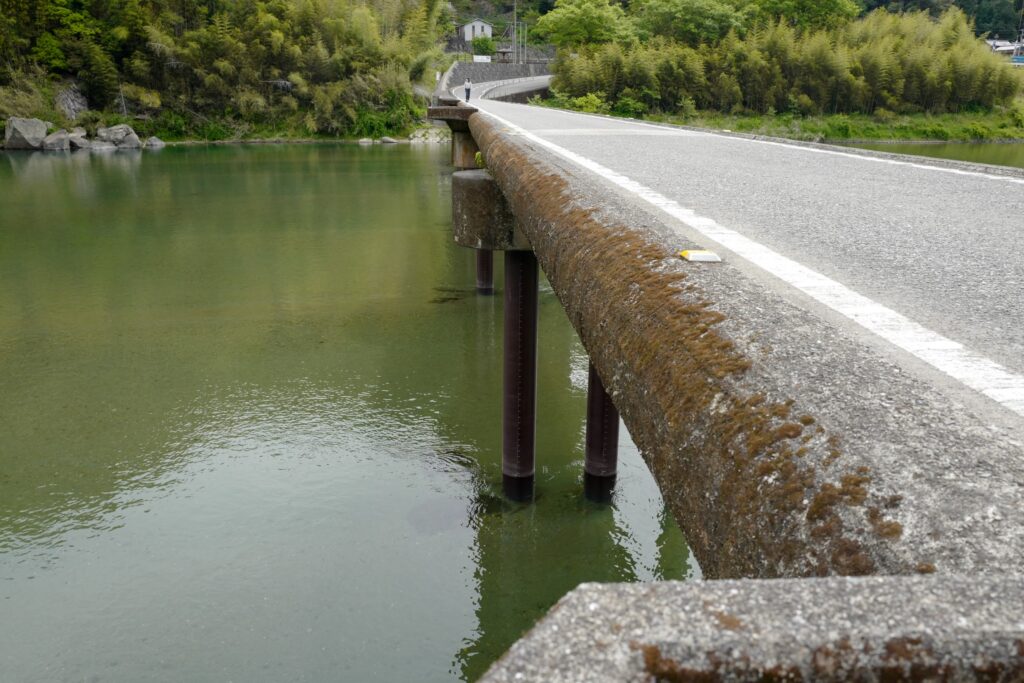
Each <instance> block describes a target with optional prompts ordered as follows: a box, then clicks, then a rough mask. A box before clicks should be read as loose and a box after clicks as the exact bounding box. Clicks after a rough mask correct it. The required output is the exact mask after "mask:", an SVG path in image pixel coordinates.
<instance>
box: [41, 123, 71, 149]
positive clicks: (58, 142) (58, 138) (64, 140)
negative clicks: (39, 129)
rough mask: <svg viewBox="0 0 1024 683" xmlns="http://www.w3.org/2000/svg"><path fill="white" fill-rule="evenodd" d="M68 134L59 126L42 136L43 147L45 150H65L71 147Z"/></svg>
mask: <svg viewBox="0 0 1024 683" xmlns="http://www.w3.org/2000/svg"><path fill="white" fill-rule="evenodd" d="M69 138H70V136H69V135H68V132H67V131H66V130H64V129H63V128H61V129H60V130H58V131H56V132H54V133H50V134H49V135H47V136H46V137H45V138H43V149H44V150H46V151H47V152H67V151H68V150H70V149H71V142H70V140H69Z"/></svg>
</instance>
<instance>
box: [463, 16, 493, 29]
mask: <svg viewBox="0 0 1024 683" xmlns="http://www.w3.org/2000/svg"><path fill="white" fill-rule="evenodd" d="M477 21H479V22H480V23H481V24H487V25H488V26H490V27H492V28H493V27H494V24H492V23H491V22H489V21H484V20H483V19H481V18H479V17H474V18H472V19H470V20H469V21H467V22H466V23H464V24H463V26H469V25H470V24H472V23H474V22H477Z"/></svg>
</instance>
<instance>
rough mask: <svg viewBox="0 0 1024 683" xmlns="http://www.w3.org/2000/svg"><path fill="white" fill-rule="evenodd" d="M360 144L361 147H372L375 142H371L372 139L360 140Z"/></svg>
mask: <svg viewBox="0 0 1024 683" xmlns="http://www.w3.org/2000/svg"><path fill="white" fill-rule="evenodd" d="M359 144H360V145H372V144H373V140H371V139H370V138H359Z"/></svg>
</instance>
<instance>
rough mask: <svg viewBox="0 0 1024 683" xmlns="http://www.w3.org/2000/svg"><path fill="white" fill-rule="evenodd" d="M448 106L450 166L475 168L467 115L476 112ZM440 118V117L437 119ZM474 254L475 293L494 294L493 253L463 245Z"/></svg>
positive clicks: (473, 246) (453, 103)
mask: <svg viewBox="0 0 1024 683" xmlns="http://www.w3.org/2000/svg"><path fill="white" fill-rule="evenodd" d="M446 103H447V104H450V106H446V107H443V109H444V110H445V111H446V112H448V113H449V115H448V117H447V118H444V121H445V123H447V124H448V128H449V129H451V131H452V166H454V167H455V170H456V172H458V171H466V170H471V169H475V168H477V164H476V155H477V152H479V151H480V148H479V147H477V144H476V140H474V139H473V135H472V133H470V132H469V123H468V114H467V113H466V112H467V111H468V112H469V113H472V112H474V111H476V110H475V109H470V108H468V107H459V106H456V105H457V104H458V102H457V100H450V101H449V100H446ZM438 118H441V117H438ZM462 246H465V247H468V248H470V249H473V250H474V251H475V253H476V291H477V294H488V295H490V294H494V252H493V250H491V249H487V248H484V247H482V246H478V245H472V244H463V245H462Z"/></svg>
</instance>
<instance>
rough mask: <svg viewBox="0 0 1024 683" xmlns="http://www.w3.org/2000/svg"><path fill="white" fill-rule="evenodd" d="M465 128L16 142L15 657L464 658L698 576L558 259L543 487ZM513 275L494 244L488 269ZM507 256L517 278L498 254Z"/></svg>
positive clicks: (9, 164)
mask: <svg viewBox="0 0 1024 683" xmlns="http://www.w3.org/2000/svg"><path fill="white" fill-rule="evenodd" d="M449 172H450V168H448V165H447V148H443V147H431V148H424V147H420V148H414V147H409V146H392V147H387V146H374V147H370V148H360V147H354V146H339V145H331V146H327V145H318V146H298V145H296V146H242V147H215V148H174V149H166V150H164V151H162V152H160V153H155V154H154V153H146V154H126V153H117V154H113V155H107V156H101V155H92V156H90V155H88V154H76V155H73V156H60V155H58V156H45V155H42V154H31V155H30V154H9V155H6V156H5V155H0V680H2V681H17V682H28V681H231V680H234V681H286V680H287V681H446V680H474V679H475V678H477V677H478V676H479V675H480V674H481V673H482V672H483V671H485V670H486V668H487V666H488V665H489V664H490V663H491V662H492V661H493V660H494V659H495V658H497V657H498V656H500V654H501V653H502V652H504V650H505V649H506V648H507V647H508V646H509V645H510V644H511V643H512V642H513V641H514V640H515V639H516V638H517V637H519V636H520V635H521V634H522V633H523V632H524V631H525V630H527V629H528V628H530V626H531V625H532V624H533V623H534V621H535V620H536V619H537V618H538V617H539V616H541V615H542V614H544V612H545V611H546V610H547V609H548V608H549V607H550V606H551V605H552V604H553V603H554V602H555V601H556V600H558V598H560V597H561V596H562V595H563V594H564V593H565V592H566V591H568V590H570V589H572V588H573V587H575V586H576V585H577V584H579V583H580V582H583V581H644V580H657V579H675V578H684V577H688V576H694V575H699V569H698V568H696V567H695V566H694V565H693V563H692V562H691V560H690V557H689V554H688V551H687V548H686V546H685V543H684V541H683V538H682V536H681V534H680V532H679V530H678V528H677V527H676V526H675V524H674V523H673V522H671V521H670V518H669V517H668V516H667V515H666V513H665V511H664V509H663V504H662V502H661V499H660V496H659V494H658V490H657V488H656V486H655V484H654V482H653V480H652V479H651V477H650V475H649V474H648V472H647V470H646V468H645V467H644V465H643V463H642V461H641V460H640V458H639V456H638V454H637V452H636V448H635V447H634V446H633V445H632V444H631V443H630V442H629V439H628V436H626V435H625V434H624V435H623V439H622V444H621V465H620V478H619V487H618V490H617V492H616V498H615V501H614V503H613V505H611V506H598V505H593V504H589V503H587V502H585V501H584V500H582V499H581V493H580V492H581V469H582V441H583V434H584V418H583V414H584V407H585V406H584V399H585V384H586V369H587V362H586V356H585V353H584V351H583V349H582V347H581V346H580V344H579V342H578V341H577V339H576V337H575V333H574V332H573V330H572V329H571V327H570V326H569V324H568V322H567V320H566V319H565V316H564V314H563V312H562V310H561V308H560V305H559V303H558V301H557V300H556V299H555V297H554V295H553V294H552V293H551V291H550V289H549V288H547V287H546V286H544V285H543V284H542V296H541V333H540V371H539V372H540V380H539V387H540V388H539V414H540V416H541V417H540V423H539V427H538V480H537V490H538V499H537V501H536V503H535V504H534V505H529V506H525V505H514V504H510V503H506V502H504V501H503V500H502V498H501V496H500V490H501V489H500V478H501V471H500V464H499V457H500V401H501V394H500V382H501V366H500V353H501V335H500V331H501V318H500V316H501V299H500V295H499V296H498V297H478V296H476V295H475V294H474V293H473V292H472V290H471V289H470V287H471V285H472V282H473V265H472V257H471V255H470V254H469V253H467V252H466V251H464V250H461V249H459V248H457V247H455V246H453V245H452V242H451V235H450V179H449V175H448V174H449ZM498 275H499V278H500V268H499V269H498ZM499 282H500V280H499Z"/></svg>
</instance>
